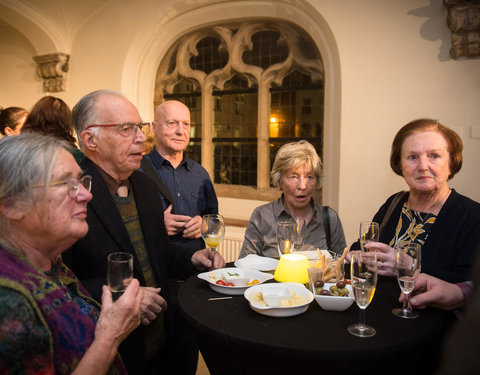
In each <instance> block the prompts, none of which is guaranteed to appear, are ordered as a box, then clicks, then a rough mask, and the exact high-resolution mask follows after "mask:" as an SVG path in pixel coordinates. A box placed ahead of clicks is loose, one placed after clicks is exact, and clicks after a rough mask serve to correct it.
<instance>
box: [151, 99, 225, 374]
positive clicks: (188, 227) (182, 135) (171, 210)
mask: <svg viewBox="0 0 480 375" xmlns="http://www.w3.org/2000/svg"><path fill="white" fill-rule="evenodd" d="M152 128H153V132H154V134H155V139H156V147H155V149H154V150H153V151H152V152H150V153H149V154H147V155H146V156H145V157H144V158H143V160H142V169H143V171H144V172H145V173H146V174H147V176H149V177H150V178H151V179H152V180H153V181H155V182H156V183H157V186H158V190H159V193H160V197H161V199H162V202H163V206H164V207H166V209H165V211H164V220H165V226H166V229H167V233H168V240H169V244H170V245H171V246H173V247H174V248H175V249H176V250H177V251H192V250H194V251H196V250H200V249H203V248H205V243H204V242H203V239H202V238H201V233H200V226H201V223H202V216H203V215H205V214H217V213H218V200H217V195H216V194H215V190H214V188H213V184H212V181H211V180H210V176H209V175H208V173H207V171H206V170H205V169H204V168H203V167H202V166H201V165H200V164H198V163H197V162H195V161H194V160H192V159H189V158H187V157H186V155H185V149H186V148H187V146H188V142H189V140H190V111H189V109H188V107H187V106H186V105H185V104H183V103H181V102H179V101H176V100H168V101H165V102H163V103H161V104H160V105H159V106H158V107H157V108H156V109H155V120H154V122H153V124H152ZM181 282H182V281H181V280H173V279H171V280H169V283H170V292H171V293H170V294H171V295H170V301H169V308H170V310H171V313H172V314H173V317H174V336H173V337H174V341H173V347H172V356H173V357H174V358H175V361H176V362H177V363H178V368H177V371H179V373H180V372H181V373H183V374H192V375H194V374H195V372H196V369H197V363H198V346H197V344H196V341H195V337H194V335H193V333H192V332H191V330H190V328H189V327H188V324H187V322H186V321H185V318H184V317H183V314H182V312H181V310H180V309H179V307H178V304H177V298H176V296H177V292H178V288H179V286H180V284H181ZM180 369H181V371H180Z"/></svg>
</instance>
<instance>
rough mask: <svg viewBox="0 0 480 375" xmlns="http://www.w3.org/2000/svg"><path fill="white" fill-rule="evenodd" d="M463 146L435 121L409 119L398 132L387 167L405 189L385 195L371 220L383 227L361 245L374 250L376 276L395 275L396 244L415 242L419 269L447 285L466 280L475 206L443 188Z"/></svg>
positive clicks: (476, 228) (476, 223) (477, 214)
mask: <svg viewBox="0 0 480 375" xmlns="http://www.w3.org/2000/svg"><path fill="white" fill-rule="evenodd" d="M462 148H463V145H462V140H461V139H460V137H459V136H458V135H457V133H455V132H454V131H453V130H451V129H449V128H448V127H446V126H444V125H442V124H440V123H439V122H438V121H437V120H432V119H429V118H423V119H418V120H414V121H412V122H409V123H408V124H406V125H405V126H403V127H402V128H401V129H400V130H399V131H398V133H397V135H396V136H395V138H394V140H393V144H392V150H391V156H390V166H391V167H392V169H393V171H394V172H395V173H396V174H398V175H399V176H402V177H403V178H404V179H405V182H406V183H407V185H408V186H409V188H410V190H409V191H408V192H400V193H397V194H394V195H392V196H391V197H390V198H388V199H387V201H386V202H385V203H384V204H383V206H382V207H380V209H379V210H378V212H377V213H376V214H375V216H374V218H373V221H376V222H379V223H382V225H381V227H383V229H382V230H381V233H380V239H379V242H370V243H369V244H366V245H365V247H366V248H369V249H376V250H377V252H376V255H377V261H378V270H379V271H378V272H379V274H381V275H384V276H394V274H395V273H394V272H395V268H394V267H395V261H394V247H395V245H396V244H397V243H398V242H399V241H414V242H416V243H419V244H420V245H421V248H422V263H421V268H422V272H423V273H427V274H429V275H431V276H434V277H437V278H439V279H441V280H444V281H448V282H450V283H458V282H463V281H467V280H469V276H470V275H469V273H470V269H471V267H472V264H473V259H474V255H475V250H476V248H477V245H478V244H479V242H480V204H479V203H478V202H475V201H473V200H471V199H470V198H467V197H465V196H463V195H460V194H459V193H457V192H456V191H455V190H454V189H450V187H449V186H448V180H450V179H451V178H453V176H454V175H455V174H456V173H457V172H458V171H460V169H461V167H462V162H463V157H462ZM387 213H388V214H387ZM352 248H358V247H356V246H355V244H354V245H353V246H352ZM348 257H349V256H347V259H348Z"/></svg>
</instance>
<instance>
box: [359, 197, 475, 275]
mask: <svg viewBox="0 0 480 375" xmlns="http://www.w3.org/2000/svg"><path fill="white" fill-rule="evenodd" d="M395 195H396V194H394V195H392V196H391V197H389V198H388V199H387V201H386V202H385V203H384V204H383V206H382V207H380V209H379V210H378V212H377V213H376V214H375V216H374V217H373V221H375V222H377V223H381V222H382V220H383V217H384V216H385V213H386V211H387V209H388V207H389V205H390V202H391V201H392V200H393V198H394V197H395ZM407 199H408V194H405V196H404V197H403V199H401V200H400V201H399V202H398V204H397V205H396V207H395V209H394V210H393V212H392V214H391V215H390V218H389V220H388V221H387V223H386V225H385V227H384V228H383V230H382V233H380V242H383V243H386V244H388V243H389V242H390V241H391V240H392V238H393V237H394V235H395V230H396V226H397V224H398V219H399V217H400V213H401V210H402V207H403V204H404V203H405V202H406V201H407ZM479 243H480V203H478V202H475V201H473V200H471V199H470V198H467V197H465V196H463V195H461V194H458V193H457V192H456V191H455V190H454V189H452V192H451V193H450V196H449V197H448V199H447V200H446V201H445V203H444V204H443V207H442V208H441V210H440V212H439V213H438V215H437V219H436V220H435V224H434V225H433V227H432V229H431V232H430V234H429V236H428V239H427V240H426V242H425V244H424V245H423V246H422V272H423V273H428V274H429V275H432V276H435V277H438V278H439V279H442V280H445V281H448V282H452V283H457V282H460V281H466V280H469V277H470V272H471V268H472V265H473V261H474V258H475V255H476V251H477V248H478V245H479ZM352 248H360V247H359V246H358V247H357V246H353V245H352Z"/></svg>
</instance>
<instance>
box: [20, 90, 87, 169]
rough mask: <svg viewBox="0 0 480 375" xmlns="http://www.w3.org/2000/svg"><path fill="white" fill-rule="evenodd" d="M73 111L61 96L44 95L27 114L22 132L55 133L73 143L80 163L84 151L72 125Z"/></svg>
mask: <svg viewBox="0 0 480 375" xmlns="http://www.w3.org/2000/svg"><path fill="white" fill-rule="evenodd" d="M71 121H72V111H71V110H70V107H69V106H68V105H67V104H66V103H65V102H64V101H63V100H62V99H60V98H55V97H53V96H44V97H43V98H41V99H40V100H39V101H38V102H36V103H35V105H34V106H33V108H32V110H31V111H30V113H29V114H28V116H27V120H26V121H25V124H24V125H23V128H22V132H24V133H26V132H35V133H40V134H45V135H53V136H55V137H58V138H60V139H64V140H66V141H67V142H68V143H70V144H71V145H72V150H73V151H72V152H73V157H74V158H75V160H76V161H77V163H80V162H81V161H82V160H83V157H84V155H83V153H82V152H81V151H80V150H79V149H78V148H77V139H76V138H75V131H74V129H73V126H72V123H71Z"/></svg>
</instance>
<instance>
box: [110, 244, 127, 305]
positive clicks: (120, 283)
mask: <svg viewBox="0 0 480 375" xmlns="http://www.w3.org/2000/svg"><path fill="white" fill-rule="evenodd" d="M132 277H133V255H132V254H129V253H122V252H117V253H111V254H109V255H108V257H107V283H108V287H109V288H110V291H111V292H112V300H113V301H116V300H117V299H119V298H120V296H121V295H122V294H123V292H124V291H125V289H127V286H128V284H130V281H132Z"/></svg>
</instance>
